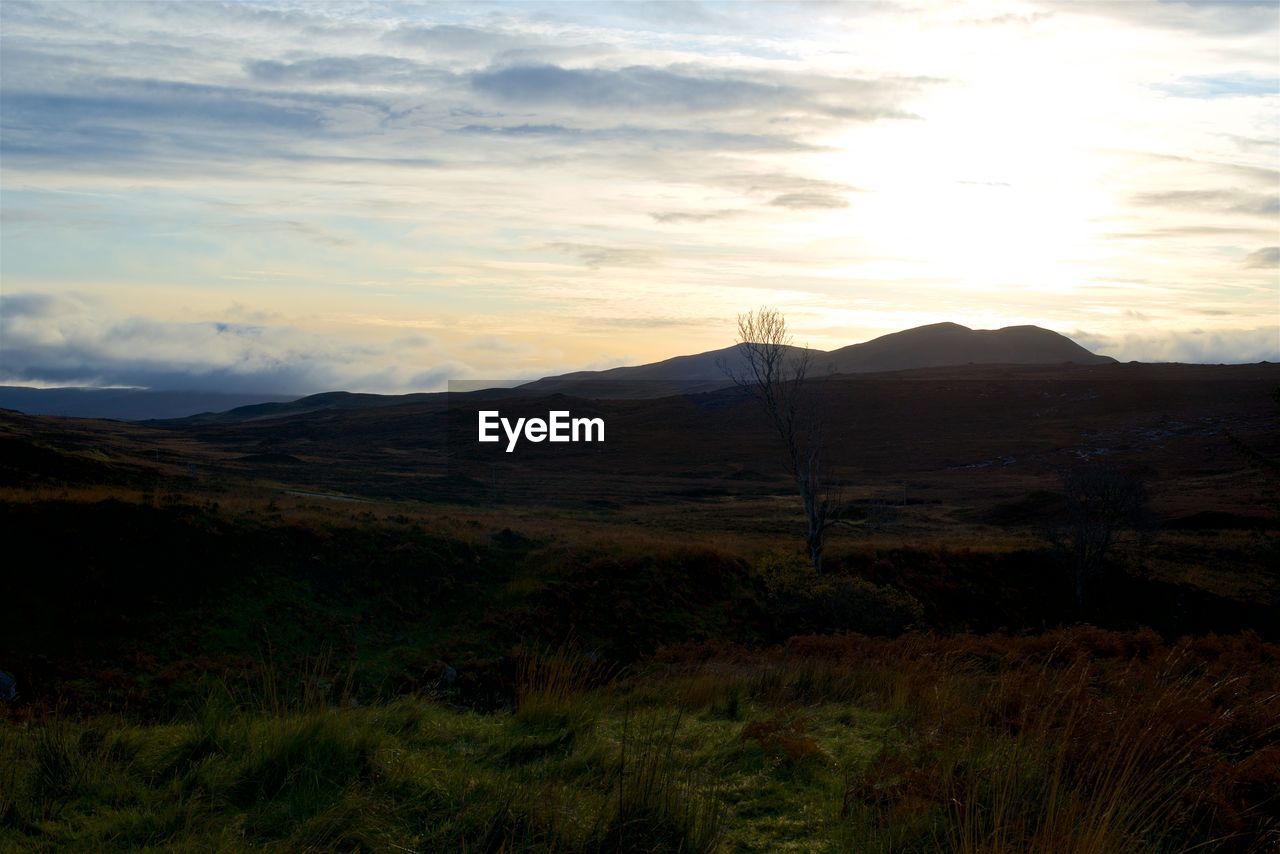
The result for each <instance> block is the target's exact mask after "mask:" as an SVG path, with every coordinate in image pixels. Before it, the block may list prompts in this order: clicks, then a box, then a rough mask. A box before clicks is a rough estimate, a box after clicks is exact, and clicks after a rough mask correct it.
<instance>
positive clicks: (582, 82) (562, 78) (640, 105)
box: [471, 65, 787, 113]
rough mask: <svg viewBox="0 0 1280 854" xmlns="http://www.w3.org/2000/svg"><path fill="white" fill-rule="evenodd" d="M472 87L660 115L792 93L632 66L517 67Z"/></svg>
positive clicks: (523, 100) (530, 101) (505, 96)
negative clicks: (599, 67)
mask: <svg viewBox="0 0 1280 854" xmlns="http://www.w3.org/2000/svg"><path fill="white" fill-rule="evenodd" d="M471 85H472V86H473V87H474V88H475V89H476V90H477V91H479V92H482V93H484V94H486V95H491V96H493V97H495V98H497V99H499V100H501V101H505V102H509V103H514V104H520V105H528V106H539V105H558V106H569V107H576V108H581V109H597V110H600V109H603V110H611V111H613V110H618V111H627V110H634V109H646V110H657V111H660V112H676V113H680V112H691V113H692V112H721V111H727V110H735V109H742V108H744V107H746V108H751V109H755V108H757V107H758V106H760V105H761V104H762V103H771V102H777V101H778V100H779V99H780V98H783V97H785V96H786V94H787V90H785V89H783V88H782V87H779V86H769V85H762V84H759V83H753V82H750V81H745V80H735V79H732V78H728V77H720V76H717V77H712V76H698V75H692V74H678V73H675V72H672V71H668V70H666V69H661V68H649V67H645V66H633V67H630V68H623V69H619V70H616V71H615V70H609V69H598V68H582V69H577V68H575V69H570V68H561V67H559V66H556V65H532V66H515V67H511V68H499V69H494V70H488V71H483V72H479V73H477V74H474V75H472V77H471Z"/></svg>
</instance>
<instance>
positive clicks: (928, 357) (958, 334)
mask: <svg viewBox="0 0 1280 854" xmlns="http://www.w3.org/2000/svg"><path fill="white" fill-rule="evenodd" d="M792 349H793V350H794V351H795V352H796V353H802V352H807V353H808V354H809V355H810V357H811V358H812V373H813V374H814V375H825V374H861V373H877V372H886V371H903V370H911V369H915V368H935V367H948V366H957V365H968V364H978V365H987V364H1008V365H1060V364H1068V363H1073V364H1078V365H1105V364H1112V363H1114V362H1115V359H1112V358H1111V357H1110V356H1099V355H1096V354H1094V353H1091V352H1089V351H1088V350H1086V349H1085V348H1084V347H1081V346H1080V345H1079V344H1077V343H1076V342H1074V341H1072V340H1071V339H1070V338H1068V337H1066V336H1065V335H1060V334H1058V333H1057V332H1053V331H1051V330H1048V329H1043V328H1041V327H1039V326H1006V327H1004V328H1003V329H970V328H968V327H966V326H961V325H960V324H958V323H934V324H930V325H928V326H919V327H916V328H914V329H907V330H904V331H902V332H894V333H891V334H888V335H882V336H880V337H879V338H874V339H872V340H870V341H864V342H862V343H860V344H850V345H849V346H847V347H841V348H839V349H836V350H831V351H823V350H813V349H806V348H801V347H794V348H792ZM743 358H744V357H743V355H742V351H741V345H737V344H735V345H733V346H730V347H724V348H722V349H719V350H711V351H709V352H706V353H695V354H692V355H687V356H674V357H672V358H670V359H663V360H662V361H659V362H652V363H649V364H645V365H634V366H628V367H620V368H610V369H608V370H603V371H574V372H572V373H567V374H559V375H557V376H550V377H543V378H542V379H538V380H534V381H532V382H528V383H525V384H524V385H521V386H517V387H516V388H515V389H488V390H484V391H478V392H471V393H472V394H483V395H485V396H490V397H502V396H508V395H520V394H569V395H577V396H580V397H595V398H632V399H643V398H654V397H662V396H665V395H672V394H694V393H698V392H706V391H715V390H717V389H721V388H724V387H726V386H728V385H731V380H730V379H729V378H728V376H727V374H726V369H728V370H729V371H735V370H740V369H741V368H742V367H743V364H744V362H743ZM0 391H5V392H13V394H8V395H6V394H0V407H4V408H11V409H17V410H19V411H23V412H27V413H28V414H57V415H77V416H81V417H92V418H118V419H124V420H149V419H184V420H191V421H200V422H203V423H224V422H225V423H237V422H245V421H256V420H261V419H271V418H284V417H288V416H291V415H303V414H307V413H312V412H320V411H327V410H349V409H373V408H379V407H384V406H398V405H402V404H409V403H420V402H425V401H427V400H430V399H432V398H435V397H437V396H439V395H440V394H442V393H441V392H436V393H429V392H424V393H415V394H401V395H383V394H362V393H353V392H345V391H331V392H323V393H321V394H313V395H308V396H306V397H299V398H296V399H292V400H290V399H289V396H288V395H280V396H275V397H274V400H272V399H271V396H266V395H232V394H226V395H196V394H190V395H186V397H189V398H191V400H190V401H186V400H184V399H183V397H184V393H180V392H145V391H139V390H132V389H131V390H125V393H123V394H121V393H118V392H113V393H109V392H110V391H111V390H70V389H48V390H45V389H25V388H9V389H0ZM95 392H96V394H95ZM68 394H69V395H70V397H69V399H72V400H74V401H76V402H77V403H78V404H79V405H78V406H76V407H74V408H72V407H67V406H65V404H64V405H62V406H51V405H50V403H51V402H52V401H54V397H49V396H50V395H62V396H63V397H67V395H68ZM148 395H153V396H155V397H154V400H155V404H156V405H155V406H149V405H148V404H147V397H148ZM42 398H43V399H42ZM117 398H121V399H119V400H117ZM254 398H257V399H254ZM197 399H198V401H197ZM95 400H96V401H100V403H99V404H98V409H97V410H95V409H94V405H95ZM108 401H110V402H111V405H110V406H107V405H106V404H107V402H108ZM197 402H198V404H199V405H198V406H197V405H196V403H197ZM216 402H222V403H224V404H225V405H224V406H222V407H221V408H220V409H219V408H218V407H216V406H211V405H208V404H209V403H216ZM183 403H189V404H190V408H188V409H187V410H186V411H185V412H182V411H178V410H180V409H181V407H182V405H183ZM246 403H247V404H249V405H244V404H246ZM233 407H234V408H233Z"/></svg>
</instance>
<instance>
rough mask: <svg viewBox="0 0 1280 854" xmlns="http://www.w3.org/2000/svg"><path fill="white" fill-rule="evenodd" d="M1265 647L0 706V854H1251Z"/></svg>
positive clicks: (1274, 732)
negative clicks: (348, 853)
mask: <svg viewBox="0 0 1280 854" xmlns="http://www.w3.org/2000/svg"><path fill="white" fill-rule="evenodd" d="M1277 659H1280V652H1278V651H1277V650H1276V649H1275V648H1274V647H1270V646H1267V645H1265V644H1259V643H1258V642H1257V641H1256V639H1250V638H1248V637H1241V638H1236V639H1208V640H1205V641H1200V642H1194V643H1189V644H1183V645H1180V646H1177V647H1173V648H1167V647H1165V646H1163V645H1162V644H1161V643H1160V642H1159V640H1158V639H1155V638H1153V637H1151V636H1147V635H1142V634H1129V635H1120V634H1114V633H1106V632H1096V631H1093V630H1076V631H1072V632H1062V633H1057V634H1054V635H1048V636H1043V637H1040V638H1024V639H1009V638H1006V639H1003V640H1001V639H994V638H957V639H938V638H927V637H909V638H905V639H902V640H899V641H875V640H871V639H867V638H860V637H856V636H850V637H847V638H811V639H808V640H800V641H797V642H794V643H793V644H791V645H790V646H788V647H787V648H786V649H781V650H774V651H771V652H755V653H753V652H748V651H746V650H740V649H739V650H725V649H721V650H720V652H719V653H718V654H715V655H712V654H709V650H705V649H702V650H699V649H689V650H685V652H684V653H683V654H679V653H672V654H669V655H667V656H666V657H665V660H664V661H654V662H651V663H650V664H649V665H648V666H647V667H645V668H644V669H642V670H635V671H633V672H631V673H630V674H628V675H625V676H624V677H623V678H614V677H616V676H617V674H609V673H604V674H602V673H601V672H600V671H599V670H598V669H597V668H596V665H594V664H593V663H591V662H588V661H585V660H584V659H581V658H578V657H576V656H573V655H571V654H568V653H565V652H561V651H548V652H544V653H542V654H539V655H530V656H527V657H526V659H525V660H524V663H523V664H522V665H521V667H520V676H519V687H518V690H517V694H516V696H517V704H516V706H515V708H513V709H511V710H508V711H501V712H495V713H489V714H480V713H476V712H473V711H460V710H458V709H456V708H451V707H450V706H448V705H446V704H443V703H442V702H440V701H438V700H435V699H432V698H431V697H427V696H419V697H412V698H405V699H400V700H396V701H392V702H386V703H380V704H376V705H371V706H366V707H352V706H350V705H349V704H348V702H347V700H346V699H344V695H343V693H342V692H341V691H339V690H337V689H335V690H333V691H331V692H330V693H328V694H321V693H318V692H315V691H312V690H308V689H305V688H304V689H302V690H300V691H294V692H283V691H277V692H274V693H273V692H272V691H266V690H263V691H260V692H259V693H258V694H256V695H251V694H249V693H245V692H241V693H239V696H240V699H239V700H238V701H237V700H236V699H234V695H236V694H237V692H232V691H228V690H225V689H223V690H217V691H214V692H213V693H212V694H211V696H210V698H209V700H208V701H207V702H206V703H204V704H203V705H201V706H199V707H198V708H196V709H193V710H192V711H191V712H190V713H189V714H187V715H184V716H181V717H179V718H178V719H176V720H174V721H173V722H171V723H167V724H156V723H151V724H142V723H136V722H130V721H127V720H124V719H121V718H117V717H106V716H104V717H96V718H90V719H81V720H73V719H70V718H60V717H56V716H55V717H46V718H44V719H40V720H35V721H32V722H29V723H27V724H22V725H19V724H17V723H10V724H7V725H4V726H3V727H0V850H5V851H8V850H23V851H28V850H35V851H42V850H44V851H54V850H58V851H61V850H165V851H173V850H177V851H187V850H190V851H210V850H213V851H236V850H244V849H255V850H258V849H262V850H277V851H290V852H294V851H322V850H361V851H385V850H408V851H443V850H450V851H515V850H535V851H566V852H577V851H581V852H587V851H683V852H700V851H708V852H709V851H719V850H726V851H759V852H766V851H767V852H774V851H824V850H825V851H885V852H913V851H937V850H943V851H961V852H1014V851H1042V852H1082V854H1083V852H1108V851H1183V850H1189V849H1191V848H1193V847H1194V846H1197V845H1200V846H1204V848H1208V849H1212V850H1232V851H1253V850H1258V851H1261V850H1265V847H1264V846H1266V845H1267V844H1271V843H1274V842H1275V841H1276V840H1277V838H1280V803H1277V800H1276V798H1275V797H1274V790H1273V789H1272V788H1270V787H1271V785H1272V782H1274V780H1275V779H1280V761H1277V760H1280V750H1276V747H1275V746H1276V744H1277V743H1278V740H1280V728H1278V727H1277V724H1276V723H1275V721H1276V720H1277V719H1280V718H1278V716H1277V715H1276V712H1277V711H1278V710H1280V706H1278V705H1277V704H1278V703H1280V700H1278V699H1277V698H1278V697H1280V694H1278V692H1277V688H1278V687H1280V686H1278V685H1277V678H1280V677H1277V668H1276V667H1275V663H1276V660H1277ZM1228 674H1229V675H1228ZM286 693H287V694H289V696H287V697H286V696H284V694H286ZM250 697H252V698H253V699H252V700H250V699H246V698H250ZM1267 792H1271V794H1270V795H1268V794H1266V793H1267ZM1202 850H1203V849H1202Z"/></svg>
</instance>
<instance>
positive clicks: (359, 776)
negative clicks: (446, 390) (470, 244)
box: [0, 365, 1280, 852]
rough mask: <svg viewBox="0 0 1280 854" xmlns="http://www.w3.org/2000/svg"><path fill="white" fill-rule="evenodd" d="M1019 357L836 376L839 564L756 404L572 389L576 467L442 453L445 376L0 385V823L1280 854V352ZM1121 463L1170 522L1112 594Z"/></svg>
mask: <svg viewBox="0 0 1280 854" xmlns="http://www.w3.org/2000/svg"><path fill="white" fill-rule="evenodd" d="M1106 371H1111V373H1106ZM1099 372H1101V373H1099ZM1003 373H1009V372H1003ZM1001 374H1002V371H999V370H996V369H992V368H989V367H988V368H971V369H945V370H937V371H933V372H932V373H928V372H925V373H918V372H909V373H908V374H907V375H902V376H888V375H885V376H875V377H869V378H862V379H859V380H857V381H856V382H855V381H853V380H849V381H848V384H846V381H845V380H843V379H841V378H836V379H833V380H831V381H830V383H831V388H830V389H829V390H828V393H829V394H830V395H831V397H830V406H829V408H828V411H829V412H830V413H832V417H833V419H835V421H836V422H837V423H841V424H846V423H847V424H848V425H849V426H848V430H849V435H850V437H851V438H850V441H849V442H847V443H845V444H843V445H841V446H840V450H839V452H837V454H836V458H837V462H838V465H839V468H838V470H839V472H840V474H841V476H842V477H843V478H844V479H845V480H846V481H847V483H848V487H847V490H848V493H847V494H848V496H849V497H850V498H852V499H854V500H855V501H856V502H857V506H859V507H863V508H865V509H866V518H865V523H864V524H861V525H859V526H858V527H856V528H852V529H848V530H841V531H837V532H836V533H835V534H834V535H833V536H832V539H831V542H830V544H829V546H828V552H827V554H828V560H827V564H826V568H825V572H824V574H823V575H821V576H818V575H815V574H814V573H813V571H812V570H811V569H810V568H809V567H808V565H807V564H806V562H805V560H804V559H803V557H802V554H801V548H800V546H801V538H802V533H803V526H802V524H801V520H800V517H799V508H798V506H797V504H798V502H797V500H796V499H795V497H794V496H793V494H792V493H791V492H790V490H789V487H788V484H787V483H786V481H785V480H784V479H783V478H781V477H779V476H777V472H778V468H777V466H776V463H775V462H774V461H773V460H774V458H773V457H772V455H771V453H770V446H769V443H768V436H767V434H766V433H764V432H763V431H756V429H755V427H754V426H753V425H752V423H751V422H750V420H749V418H748V415H747V413H748V412H749V410H747V409H745V408H744V405H745V402H743V401H735V400H734V399H733V398H732V396H731V395H730V396H725V395H714V394H713V395H710V396H697V397H696V398H693V399H690V400H672V401H661V400H659V401H647V402H635V401H599V402H592V403H589V404H583V405H582V408H583V409H584V411H587V409H588V407H589V406H597V407H599V408H600V409H601V410H602V411H604V412H605V413H606V417H607V419H608V423H609V424H610V429H611V430H613V431H615V432H614V434H613V435H616V436H617V437H618V442H617V447H616V448H614V449H613V450H612V451H611V453H613V454H614V455H613V456H603V457H600V458H596V457H593V456H592V455H590V454H587V453H585V452H583V451H581V450H580V449H575V451H574V453H575V454H577V455H578V456H577V457H574V456H572V455H571V456H570V457H569V458H566V459H564V460H560V461H559V463H558V468H559V470H558V471H554V472H553V471H551V470H550V469H549V468H548V467H547V461H546V460H545V459H538V458H536V457H524V458H521V460H520V461H517V462H515V463H509V462H505V461H504V462H503V463H502V465H503V468H500V469H499V468H495V467H496V466H498V463H491V462H490V461H488V460H486V459H483V458H478V459H460V460H459V459H453V458H451V456H450V455H449V454H448V453H446V450H447V446H446V445H445V444H443V441H444V439H445V433H446V428H445V425H446V423H447V419H448V417H449V415H450V412H449V411H448V410H446V409H443V408H441V405H440V404H430V405H427V404H421V403H411V404H406V405H405V406H402V407H391V408H388V409H384V410H379V411H378V412H377V413H374V412H371V411H368V410H360V411H331V412H324V413H310V414H306V415H302V416H295V417H290V418H287V419H283V420H280V421H276V422H247V423H232V424H227V423H221V424H202V423H194V422H193V423H181V422H173V423H166V424H155V425H137V424H125V423H118V422H103V421H77V420H66V419H56V418H33V417H26V416H20V415H17V414H10V413H5V414H4V415H3V417H0V443H3V448H4V451H5V453H4V456H3V457H2V458H0V524H3V526H4V530H5V531H6V538H7V540H8V542H9V543H10V545H11V550H12V553H14V554H23V555H27V556H28V557H27V558H26V562H25V563H23V565H21V566H19V567H17V568H16V569H11V570H10V572H9V575H8V579H9V586H8V592H9V600H10V601H11V602H14V603H20V604H19V607H16V608H13V609H11V610H10V612H9V613H8V614H7V616H6V619H5V621H4V622H3V624H2V625H0V650H2V651H3V652H2V653H0V654H2V655H3V660H0V668H2V669H3V670H5V671H8V672H9V673H11V674H13V675H14V677H15V679H16V680H17V683H18V689H19V692H20V693H19V695H18V697H17V698H16V700H15V701H13V702H9V703H6V704H4V705H3V706H0V708H3V711H4V715H5V722H4V724H3V725H2V728H0V756H2V759H3V761H0V768H2V769H3V770H2V771H0V849H5V850H8V849H14V850H28V849H33V850H68V849H70V850H75V849H90V850H93V849H113V848H114V849H137V848H144V849H145V848H148V847H150V848H153V849H157V850H211V849H212V850H242V849H249V848H260V847H266V848H273V849H275V850H282V851H300V850H331V849H341V850H387V849H391V850H395V849H403V850H412V851H433V850H444V849H450V850H491V851H500V850H525V849H533V850H555V851H601V850H610V851H619V850H622V851H634V850H643V851H668V850H669V851H713V850H730V851H731V850H743V851H779V850H795V851H810V850H831V851H901V852H907V851H935V850H946V851H993V852H994V851H1002V852H1003V851H1009V852H1013V851H1045V852H1057V851H1080V852H1095V851H1096V852H1104V851H1146V850H1151V851H1186V850H1225V851H1265V850H1268V849H1269V847H1272V846H1274V845H1275V844H1277V842H1280V799H1277V797H1276V792H1277V791H1280V731H1278V730H1277V724H1276V721H1277V720H1280V707H1278V706H1277V697H1280V649H1278V648H1277V647H1276V645H1275V643H1276V642H1277V640H1280V637H1278V636H1277V631H1278V627H1280V620H1277V614H1278V613H1280V576H1278V575H1277V573H1276V571H1275V566H1276V565H1278V564H1280V561H1278V560H1277V553H1278V552H1277V528H1276V521H1275V514H1274V500H1275V492H1274V489H1275V484H1274V480H1273V479H1271V478H1270V477H1269V476H1268V474H1267V473H1266V472H1265V471H1264V470H1262V469H1259V468H1258V467H1257V466H1256V465H1254V464H1253V463H1252V462H1251V460H1250V459H1249V458H1248V457H1247V455H1245V454H1243V453H1242V452H1241V450H1240V446H1239V444H1234V445H1233V442H1232V438H1233V437H1234V438H1235V439H1236V440H1238V442H1239V443H1243V444H1244V446H1246V447H1248V448H1253V449H1255V450H1257V451H1258V453H1261V454H1263V455H1267V454H1274V453H1275V452H1276V450H1277V449H1278V448H1280V433H1278V432H1277V429H1276V425H1277V418H1276V411H1275V405H1274V403H1273V402H1272V401H1271V400H1270V399H1269V397H1268V392H1269V391H1270V389H1271V388H1274V387H1275V385H1276V384H1277V382H1276V381H1277V379H1278V375H1280V371H1278V369H1276V368H1275V366H1267V365H1262V366H1244V367H1240V368H1221V369H1215V368H1206V367H1188V366H1137V367H1133V366H1125V365H1117V366H1100V367H1096V368H1092V367H1091V368H1078V369H1045V368H1023V369H1017V370H1012V373H1011V376H1001ZM1162 376H1163V379H1162ZM975 389H979V390H984V391H981V392H980V393H979V392H975ZM1064 396H1065V397H1064ZM1073 396H1074V397H1073ZM1062 401H1069V402H1070V403H1071V405H1070V406H1067V405H1066V403H1063V402H1062ZM552 403H554V401H552ZM962 404H963V405H962ZM456 405H457V404H456V403H455V406H456ZM527 405H528V406H529V407H530V408H531V411H532V410H535V409H536V408H537V407H540V406H541V407H543V408H544V409H545V407H546V406H547V405H550V404H549V403H548V402H545V401H542V400H533V401H531V402H528V403H527ZM571 406H572V408H575V409H577V408H578V403H577V402H571ZM432 407H434V408H432ZM733 424H740V426H741V429H739V430H737V431H734V430H732V429H730V426H731V425H733ZM939 424H945V425H946V429H945V430H940V429H939V428H938V426H937V425H939ZM629 429H630V430H631V432H630V433H629V432H628V430H629ZM644 430H651V431H657V434H658V435H659V439H657V440H655V443H654V444H651V445H644V444H635V445H634V446H632V445H629V441H630V440H629V439H628V436H630V437H632V438H633V439H634V438H635V437H638V436H640V435H641V434H642V432H643V431H644ZM712 438H714V439H715V441H714V442H712V441H710V439H712ZM637 442H638V440H637ZM656 449H662V451H663V453H657V452H656ZM1099 460H1103V461H1106V462H1108V463H1112V462H1118V463H1120V464H1122V465H1124V466H1126V467H1127V468H1128V469H1129V470H1132V471H1135V472H1137V473H1138V474H1139V475H1140V476H1141V477H1142V478H1143V480H1144V481H1145V483H1146V484H1147V489H1148V491H1149V494H1150V511H1151V512H1150V522H1149V524H1147V525H1145V526H1144V527H1143V528H1141V529H1140V530H1132V531H1129V530H1126V531H1123V532H1121V535H1120V536H1119V538H1118V539H1117V541H1116V543H1115V545H1114V547H1113V548H1112V549H1111V550H1110V552H1109V553H1108V558H1107V563H1106V568H1105V572H1104V573H1103V575H1102V576H1101V577H1100V578H1099V579H1098V581H1097V584H1096V589H1095V590H1094V591H1093V595H1092V596H1091V599H1090V602H1089V604H1088V607H1087V609H1086V610H1083V611H1082V610H1081V609H1080V607H1079V606H1078V605H1077V603H1076V602H1075V600H1074V599H1073V597H1072V592H1071V588H1072V582H1071V575H1070V569H1069V560H1068V559H1067V557H1066V556H1064V553H1063V552H1062V551H1061V550H1060V549H1059V548H1058V547H1056V546H1055V539H1054V538H1055V537H1056V536H1058V535H1059V534H1060V533H1061V525H1062V523H1061V519H1062V516H1063V512H1064V511H1063V507H1064V505H1063V501H1064V500H1065V498H1064V495H1063V493H1062V491H1061V490H1062V488H1063V487H1062V480H1061V477H1062V473H1063V472H1064V471H1070V470H1072V469H1073V467H1079V466H1089V465H1092V464H1096V463H1097V462H1098V461H1099ZM646 461H647V462H646ZM552 462H555V461H554V460H553V461H552ZM477 463H479V464H481V465H480V469H479V471H480V473H481V475H483V474H484V470H485V469H486V468H489V478H488V479H487V480H486V478H484V477H483V476H477V477H472V476H470V475H467V474H466V473H465V472H462V471H460V470H459V469H460V468H461V467H465V466H466V465H475V464H477ZM1055 532H1056V533H1055Z"/></svg>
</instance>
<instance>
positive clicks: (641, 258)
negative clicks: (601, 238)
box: [547, 242, 654, 270]
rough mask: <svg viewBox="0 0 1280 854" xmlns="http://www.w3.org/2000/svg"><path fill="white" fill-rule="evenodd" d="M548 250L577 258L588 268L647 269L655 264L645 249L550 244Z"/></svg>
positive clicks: (588, 244) (587, 244)
mask: <svg viewBox="0 0 1280 854" xmlns="http://www.w3.org/2000/svg"><path fill="white" fill-rule="evenodd" d="M547 248H548V249H554V250H555V251H557V252H563V253H565V254H567V255H574V256H577V258H578V260H579V261H581V262H582V263H583V264H586V265H587V266H588V267H590V268H592V269H593V270H594V269H598V268H600V267H647V266H649V265H650V264H653V263H654V258H653V255H652V253H650V252H648V251H647V250H644V249H631V248H627V247H619V246H597V245H594V244H590V243H562V242H557V243H548V244H547Z"/></svg>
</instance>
